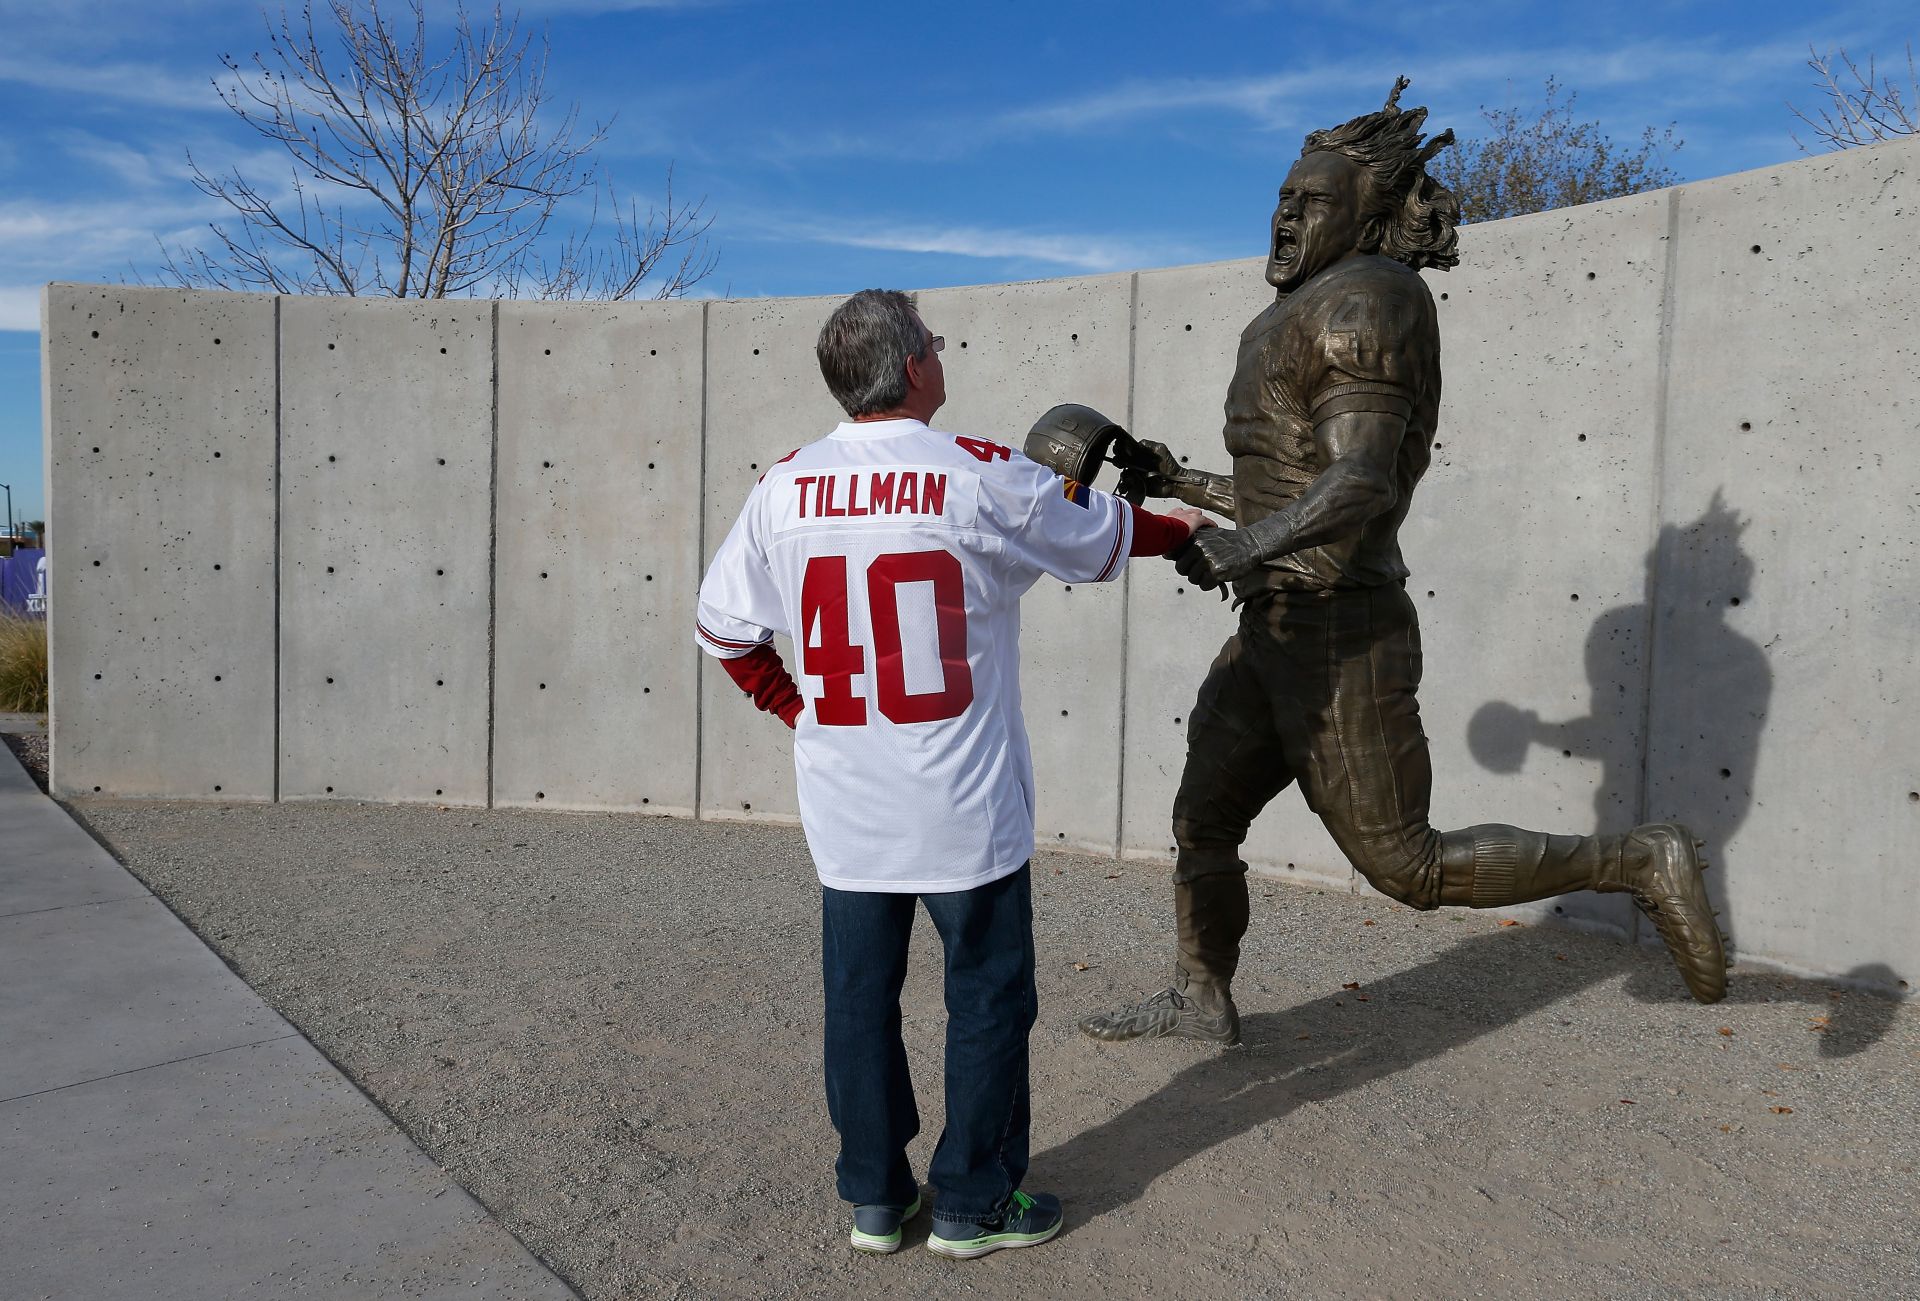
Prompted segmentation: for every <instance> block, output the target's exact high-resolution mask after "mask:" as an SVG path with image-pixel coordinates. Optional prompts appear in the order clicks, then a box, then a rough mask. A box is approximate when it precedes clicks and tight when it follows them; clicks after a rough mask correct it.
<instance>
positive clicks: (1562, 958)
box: [1553, 953, 1567, 962]
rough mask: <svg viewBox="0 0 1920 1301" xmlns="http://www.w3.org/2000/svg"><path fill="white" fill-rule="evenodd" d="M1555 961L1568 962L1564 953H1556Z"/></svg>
mask: <svg viewBox="0 0 1920 1301" xmlns="http://www.w3.org/2000/svg"><path fill="white" fill-rule="evenodd" d="M1553 960H1554V961H1555V962H1565V961H1566V960H1567V955H1566V954H1564V953H1556V954H1554V955H1553Z"/></svg>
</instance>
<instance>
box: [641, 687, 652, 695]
mask: <svg viewBox="0 0 1920 1301" xmlns="http://www.w3.org/2000/svg"><path fill="white" fill-rule="evenodd" d="M640 694H641V695H643V696H650V695H652V694H653V688H652V687H641V688H640Z"/></svg>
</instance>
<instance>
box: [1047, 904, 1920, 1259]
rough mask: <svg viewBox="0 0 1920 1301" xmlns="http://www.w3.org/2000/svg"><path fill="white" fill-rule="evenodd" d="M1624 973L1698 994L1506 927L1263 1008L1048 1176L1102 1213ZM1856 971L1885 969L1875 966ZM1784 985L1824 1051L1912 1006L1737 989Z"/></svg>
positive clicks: (1666, 969)
mask: <svg viewBox="0 0 1920 1301" xmlns="http://www.w3.org/2000/svg"><path fill="white" fill-rule="evenodd" d="M1880 971H1881V972H1884V974H1885V975H1886V976H1887V977H1891V975H1892V973H1891V972H1885V969H1884V968H1882V969H1880ZM1623 973H1627V974H1628V975H1629V979H1628V980H1627V982H1626V985H1625V988H1626V990H1627V992H1628V993H1629V994H1630V995H1632V996H1634V997H1637V998H1639V999H1641V1000H1644V1001H1674V1002H1687V1003H1689V1004H1691V1002H1692V1000H1691V999H1690V998H1689V997H1688V995H1687V992H1686V990H1685V989H1684V988H1683V987H1682V986H1681V984H1680V982H1679V981H1678V980H1677V979H1676V978H1675V977H1674V974H1673V968H1672V965H1671V964H1670V963H1668V962H1667V961H1666V959H1665V957H1664V956H1656V955H1654V954H1651V953H1644V952H1642V953H1635V952H1634V951H1632V950H1631V949H1625V948H1620V947H1617V946H1614V945H1593V946H1590V947H1588V948H1586V949H1585V950H1584V951H1583V953H1582V955H1581V959H1580V961H1579V962H1577V963H1566V962H1562V961H1559V960H1557V958H1556V957H1555V955H1554V954H1553V952H1552V943H1551V942H1550V941H1546V940H1545V939H1544V937H1533V938H1530V937H1528V936H1525V935H1523V934H1520V933H1518V932H1515V933H1509V932H1505V931H1501V932H1497V933H1494V934H1490V935H1480V936H1475V937H1474V938H1472V939H1469V940H1465V941H1462V942H1461V943H1459V944H1456V945H1454V946H1453V947H1452V948H1451V949H1448V950H1447V951H1446V952H1445V953H1443V954H1441V955H1439V956H1438V957H1436V958H1433V959H1432V960H1430V961H1427V962H1423V963H1421V964H1420V965H1419V966H1416V967H1409V968H1407V969H1406V970H1404V971H1397V972H1395V973H1393V974H1392V975H1390V976H1387V977H1386V978H1384V979H1382V980H1380V981H1378V982H1368V983H1367V985H1366V994H1367V998H1368V1002H1367V1005H1366V1010H1365V1011H1364V1012H1360V1011H1358V1010H1357V1007H1356V1006H1355V1005H1354V1004H1353V1003H1352V1001H1351V1000H1353V999H1354V997H1355V996H1354V995H1353V994H1352V993H1349V992H1346V991H1341V990H1335V991H1333V992H1332V993H1329V994H1326V995H1323V996H1322V997H1320V998H1317V999H1314V1000H1313V1001H1311V1002H1308V1003H1302V1004H1300V1005H1299V1006H1297V1007H1293V1008H1289V1009H1287V1010H1286V1011H1284V1012H1263V1013H1257V1014H1254V1015H1252V1016H1249V1017H1247V1018H1246V1019H1245V1020H1244V1021H1243V1022H1242V1024H1241V1033H1242V1035H1243V1037H1244V1040H1245V1043H1246V1046H1245V1047H1244V1048H1242V1049H1238V1050H1234V1051H1231V1052H1225V1053H1221V1054H1219V1055H1217V1056H1209V1057H1208V1058H1206V1060H1204V1061H1200V1062H1196V1063H1195V1064H1193V1065H1192V1066H1189V1067H1187V1068H1186V1069H1185V1070H1183V1071H1181V1072H1180V1073H1179V1074H1178V1075H1176V1076H1175V1077H1174V1078H1173V1079H1172V1080H1170V1081H1168V1083H1167V1084H1166V1086H1165V1087H1164V1088H1162V1089H1160V1090H1159V1091H1158V1092H1156V1093H1154V1094H1152V1095H1150V1096H1148V1097H1146V1098H1142V1099H1141V1100H1140V1101H1139V1102H1136V1103H1134V1104H1133V1105H1132V1106H1130V1107H1128V1108H1127V1109H1126V1110H1125V1111H1123V1112H1121V1113H1120V1114H1119V1115H1117V1116H1115V1117H1114V1118H1113V1119H1112V1120H1109V1121H1107V1122H1105V1123H1104V1124H1101V1125H1096V1126H1094V1127H1093V1128H1091V1129H1088V1130H1084V1131H1082V1132H1081V1133H1079V1134H1076V1135H1074V1136H1073V1137H1072V1138H1070V1139H1068V1140H1067V1141H1066V1142H1064V1143H1061V1144H1059V1145H1058V1146H1056V1147H1053V1148H1050V1149H1048V1150H1047V1151H1045V1152H1042V1153H1040V1154H1039V1155H1037V1156H1036V1157H1035V1158H1034V1160H1033V1167H1034V1170H1035V1171H1036V1179H1035V1182H1036V1183H1050V1184H1059V1185H1064V1186H1069V1187H1072V1188H1074V1189H1077V1190H1081V1191H1078V1192H1076V1194H1075V1196H1074V1199H1073V1202H1072V1203H1071V1211H1070V1213H1071V1214H1072V1216H1073V1217H1074V1220H1075V1221H1076V1222H1079V1221H1083V1220H1088V1219H1093V1218H1096V1217H1098V1216H1100V1215H1104V1214H1105V1213H1107V1212H1108V1211H1111V1210H1115V1209H1117V1208H1119V1207H1122V1206H1125V1205H1127V1204H1128V1203H1130V1202H1133V1201H1134V1200H1136V1199H1137V1198H1139V1197H1140V1195H1141V1194H1142V1193H1143V1192H1144V1191H1145V1190H1146V1188H1147V1187H1148V1185H1150V1184H1152V1183H1153V1181H1154V1180H1156V1179H1158V1178H1159V1177H1160V1176H1161V1175H1163V1174H1166V1173H1167V1172H1168V1171H1170V1170H1173V1169H1176V1168H1177V1167H1179V1166H1181V1165H1183V1164H1184V1163H1185V1162H1187V1161H1188V1160H1190V1159H1192V1158H1193V1157H1196V1156H1198V1155H1200V1154H1201V1153H1202V1152H1205V1151H1207V1150H1208V1149H1210V1148H1213V1147H1216V1146H1218V1145H1219V1144H1221V1143H1224V1142H1227V1141H1228V1140H1229V1139H1233V1138H1236V1137H1238V1136H1239V1135H1241V1134H1245V1133H1247V1132H1248V1131H1250V1130H1253V1129H1257V1128H1258V1127H1259V1126H1261V1125H1263V1124H1266V1123H1267V1122H1269V1121H1273V1120H1278V1119H1280V1118H1282V1117H1284V1116H1286V1115H1288V1114H1290V1113H1291V1112H1293V1111H1294V1110H1295V1109H1297V1108H1299V1107H1301V1106H1304V1105H1307V1104H1310V1103H1315V1102H1324V1101H1326V1100H1328V1099H1330V1098H1334V1097H1338V1096H1339V1095H1341V1094H1343V1093H1347V1092H1349V1091H1350V1090H1353V1089H1358V1088H1362V1087H1364V1086H1366V1085H1367V1084H1370V1083H1372V1082H1373V1081H1375V1080H1378V1079H1384V1078H1385V1077H1387V1076H1389V1075H1392V1074H1394V1073H1396V1072H1398V1071H1403V1070H1407V1069H1409V1068H1411V1067H1413V1066H1416V1065H1418V1064H1419V1063H1421V1062H1425V1061H1429V1060H1432V1059H1433V1058H1436V1057H1439V1056H1441V1055H1442V1054H1444V1053H1447V1052H1450V1051H1452V1050H1453V1049H1455V1048H1459V1047H1462V1046H1464V1045H1466V1044H1469V1043H1471V1042H1473V1041H1474V1040H1476V1039H1479V1038H1480V1037H1481V1036H1483V1035H1487V1034H1492V1033H1495V1032H1498V1031H1501V1030H1504V1029H1506V1028H1507V1027H1509V1026H1512V1025H1514V1024H1515V1023H1517V1022H1519V1021H1522V1020H1525V1019H1526V1018H1527V1017H1530V1016H1533V1015H1535V1014H1536V1013H1538V1012H1540V1011H1542V1010H1543V1009H1545V1008H1548V1007H1551V1006H1552V1005H1553V1004H1555V1003H1557V1002H1559V1001H1560V1000H1561V999H1564V998H1567V997H1570V996H1571V995H1574V994H1576V993H1579V992H1580V991H1581V990H1583V989H1587V988H1590V987H1592V986H1594V985H1598V984H1601V983H1603V982H1605V981H1608V980H1612V979H1615V978H1616V977H1618V976H1620V975H1622V974H1623ZM1854 977H1859V978H1860V979H1863V980H1865V981H1868V982H1874V981H1876V980H1878V979H1879V976H1878V975H1877V974H1876V973H1875V972H1874V971H1871V970H1868V969H1866V968H1862V969H1859V970H1858V971H1856V972H1855V973H1853V974H1852V975H1851V976H1849V977H1848V978H1849V979H1853V978H1854ZM1881 983H1889V984H1890V983H1891V981H1890V980H1888V981H1883V982H1881ZM1787 991H1791V992H1787ZM1783 996H1785V997H1799V998H1804V999H1806V1000H1808V1002H1809V1005H1810V1006H1813V1007H1815V1008H1817V1009H1818V1015H1816V1016H1815V1017H1813V1018H1810V1019H1812V1020H1815V1021H1819V1022H1820V1023H1821V1024H1819V1025H1817V1026H1815V1027H1814V1028H1816V1029H1822V1030H1824V1031H1825V1033H1824V1034H1823V1035H1822V1037H1821V1040H1820V1052H1821V1055H1822V1056H1825V1057H1847V1056H1851V1055H1853V1054H1854V1053H1857V1052H1860V1051H1861V1050H1863V1049H1865V1048H1868V1047H1870V1046H1871V1045H1872V1044H1874V1043H1875V1042H1877V1041H1878V1040H1879V1039H1880V1038H1881V1037H1882V1036H1883V1035H1884V1034H1886V1032H1887V1030H1888V1028H1889V1027H1890V1026H1891V1024H1892V1022H1893V1020H1894V1018H1895V1017H1896V1016H1897V1015H1898V1014H1899V1004H1898V1003H1897V1002H1896V1001H1894V1000H1892V999H1887V998H1878V997H1875V996H1873V995H1870V994H1860V993H1836V992H1834V991H1831V990H1827V989H1824V988H1822V987H1821V986H1818V985H1813V984H1810V983H1808V982H1806V981H1801V980H1792V979H1789V978H1785V977H1782V978H1781V979H1780V981H1779V983H1778V985H1774V986H1771V987H1767V988H1763V987H1762V985H1761V982H1759V981H1756V980H1749V981H1746V982H1743V983H1742V984H1741V985H1739V986H1738V987H1736V988H1735V989H1734V990H1733V991H1732V992H1730V993H1729V995H1728V998H1729V1000H1730V1001H1733V1002H1748V1003H1761V1002H1767V1001H1778V999H1779V998H1780V997H1783ZM1709 1015H1710V1014H1709ZM1708 1024H1711V1022H1709V1023H1708ZM1104 1051H1117V1052H1125V1051H1128V1050H1127V1049H1125V1048H1120V1049H1108V1050H1104Z"/></svg>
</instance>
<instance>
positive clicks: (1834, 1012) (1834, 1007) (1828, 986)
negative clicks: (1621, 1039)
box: [1625, 962, 1906, 1060]
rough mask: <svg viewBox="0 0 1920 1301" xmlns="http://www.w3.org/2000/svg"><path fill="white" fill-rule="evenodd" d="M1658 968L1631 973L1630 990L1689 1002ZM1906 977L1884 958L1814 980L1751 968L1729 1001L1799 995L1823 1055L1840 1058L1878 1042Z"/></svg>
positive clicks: (1640, 996) (1648, 997)
mask: <svg viewBox="0 0 1920 1301" xmlns="http://www.w3.org/2000/svg"><path fill="white" fill-rule="evenodd" d="M1658 976H1659V973H1658V972H1652V971H1635V972H1633V974H1632V975H1630V976H1628V978H1627V983H1626V986H1625V989H1626V991H1627V994H1628V995H1629V996H1630V997H1632V998H1635V999H1637V1000H1639V1001H1640V1002H1642V1003H1687V1002H1691V1001H1692V1000H1691V999H1689V998H1688V997H1687V996H1686V993H1685V991H1676V990H1674V989H1673V988H1672V987H1671V982H1667V981H1662V980H1660V979H1658ZM1905 986H1906V982H1905V981H1904V980H1902V979H1901V977H1900V974H1899V973H1898V972H1896V971H1895V970H1894V969H1893V968H1892V967H1889V966H1888V965H1887V964H1886V963H1884V962H1867V963H1862V964H1861V965H1859V966H1857V967H1854V968H1853V969H1851V970H1850V971H1848V972H1847V973H1846V974H1845V975H1841V976H1836V977H1833V978H1832V979H1830V980H1824V981H1823V980H1811V979H1807V978H1804V977H1799V976H1789V975H1785V974H1776V973H1773V972H1761V971H1756V972H1753V973H1752V975H1751V978H1749V979H1746V980H1740V981H1733V982H1729V984H1728V986H1727V997H1726V1003H1725V1004H1723V1006H1725V1005H1731V1004H1739V1003H1782V1002H1786V1001H1788V1000H1790V999H1797V1000H1799V1001H1801V1002H1804V1003H1805V1004H1806V1005H1807V1009H1808V1011H1807V1030H1808V1032H1809V1033H1812V1034H1816V1035H1818V1036H1819V1044H1818V1050H1819V1053H1820V1055H1821V1056H1822V1057H1825V1058H1828V1059H1830V1060H1832V1059H1838V1058H1842V1057H1852V1056H1854V1055H1855V1054H1857V1053H1861V1052H1865V1051H1866V1050H1867V1049H1868V1048H1871V1047H1873V1045H1875V1044H1877V1043H1879V1042H1880V1040H1881V1039H1882V1038H1884V1037H1885V1036H1886V1033H1887V1031H1888V1030H1890V1029H1892V1028H1893V1023H1894V1020H1895V1018H1897V1017H1898V1016H1899V1015H1900V995H1899V994H1898V993H1897V992H1896V991H1898V990H1900V989H1903V988H1905Z"/></svg>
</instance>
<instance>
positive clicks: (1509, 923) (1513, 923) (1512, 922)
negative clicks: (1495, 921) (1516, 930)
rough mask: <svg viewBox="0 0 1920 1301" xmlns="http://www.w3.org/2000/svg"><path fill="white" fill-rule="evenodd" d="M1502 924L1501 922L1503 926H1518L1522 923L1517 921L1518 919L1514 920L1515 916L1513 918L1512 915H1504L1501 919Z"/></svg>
mask: <svg viewBox="0 0 1920 1301" xmlns="http://www.w3.org/2000/svg"><path fill="white" fill-rule="evenodd" d="M1500 924H1501V925H1502V926H1518V925H1519V924H1520V923H1519V922H1517V921H1515V920H1514V919H1513V918H1511V917H1502V918H1501V919H1500Z"/></svg>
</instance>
